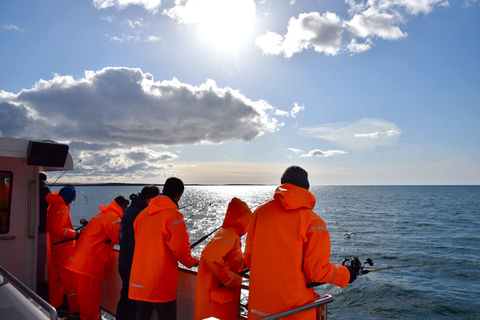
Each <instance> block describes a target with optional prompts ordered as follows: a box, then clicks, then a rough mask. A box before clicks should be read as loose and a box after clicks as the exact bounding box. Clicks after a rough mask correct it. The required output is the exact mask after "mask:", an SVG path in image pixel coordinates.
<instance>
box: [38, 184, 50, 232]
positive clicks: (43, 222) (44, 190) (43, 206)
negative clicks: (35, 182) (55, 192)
mask: <svg viewBox="0 0 480 320" xmlns="http://www.w3.org/2000/svg"><path fill="white" fill-rule="evenodd" d="M39 191H40V192H39V198H40V221H39V224H38V233H47V211H48V203H47V200H45V196H46V195H47V194H49V193H50V188H49V187H47V184H46V183H45V181H40V190H39Z"/></svg>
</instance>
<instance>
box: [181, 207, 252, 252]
mask: <svg viewBox="0 0 480 320" xmlns="http://www.w3.org/2000/svg"><path fill="white" fill-rule="evenodd" d="M259 205H260V204H257V205H256V206H254V207H252V209H255V208H256V207H258V206H259ZM252 209H250V211H252ZM187 220H188V219H187ZM221 227H222V226H220V227H218V228H216V229H215V230H213V231H212V232H210V233H209V234H207V235H204V236H203V237H201V238H200V239H198V240H197V241H195V242H194V243H193V244H192V245H191V246H190V250H192V249H193V248H195V247H196V246H197V245H199V244H200V243H202V242H203V241H204V240H205V239H207V238H208V237H209V236H210V235H212V234H213V233H215V232H217V231H218V230H220V228H221Z"/></svg>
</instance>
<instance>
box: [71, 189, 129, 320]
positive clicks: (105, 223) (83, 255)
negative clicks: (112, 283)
mask: <svg viewBox="0 0 480 320" xmlns="http://www.w3.org/2000/svg"><path fill="white" fill-rule="evenodd" d="M129 203H130V201H128V200H127V199H126V198H125V197H124V196H118V197H116V198H115V200H113V201H112V202H111V203H110V204H109V205H108V206H100V208H99V209H100V213H98V214H97V215H95V216H94V217H93V218H92V219H90V221H89V222H88V224H87V226H86V227H85V229H84V230H83V232H82V235H81V237H80V238H79V239H78V240H77V244H76V245H75V252H74V253H73V254H72V255H71V256H70V258H69V261H68V263H67V266H66V268H67V269H69V270H71V271H73V272H75V273H76V274H77V279H78V280H77V281H78V287H77V288H78V289H77V290H78V307H79V310H80V318H81V319H82V320H87V319H88V320H97V319H100V305H101V304H102V291H103V280H104V279H105V267H106V264H107V261H108V258H109V256H110V253H111V252H112V250H113V246H114V244H118V242H119V241H118V233H119V231H120V221H121V219H122V216H123V212H124V211H125V209H126V208H127V207H128V204H129Z"/></svg>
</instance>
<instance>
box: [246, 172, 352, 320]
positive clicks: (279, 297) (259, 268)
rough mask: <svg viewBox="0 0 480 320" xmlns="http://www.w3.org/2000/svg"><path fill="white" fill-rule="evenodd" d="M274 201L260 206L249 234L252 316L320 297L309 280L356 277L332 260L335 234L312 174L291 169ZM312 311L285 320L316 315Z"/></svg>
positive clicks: (345, 281) (335, 281) (341, 281)
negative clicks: (322, 212) (319, 210)
mask: <svg viewBox="0 0 480 320" xmlns="http://www.w3.org/2000/svg"><path fill="white" fill-rule="evenodd" d="M281 183H282V185H281V186H279V187H278V188H277V189H276V191H275V195H274V197H273V200H271V201H269V202H267V203H265V204H263V205H262V206H260V207H258V209H257V210H255V212H254V214H253V217H252V220H251V222H250V227H249V230H248V234H247V242H246V247H245V254H244V258H245V262H246V264H247V266H248V267H249V268H250V290H249V291H250V294H249V301H248V319H258V318H262V317H265V316H268V315H270V314H275V313H279V312H283V311H287V310H290V309H293V308H296V307H300V306H302V305H305V304H307V303H310V302H313V301H315V300H316V299H317V296H316V294H315V291H314V290H313V288H307V287H306V284H307V283H309V282H312V281H314V282H322V283H331V284H333V285H336V286H340V287H342V288H343V287H345V286H346V285H347V284H348V283H349V282H353V281H354V280H355V279H356V274H355V271H354V270H353V269H351V268H350V267H344V266H340V265H334V264H331V263H330V262H329V260H330V236H329V234H328V231H327V227H326V224H325V222H324V221H323V220H322V219H321V218H320V217H319V216H318V215H317V214H316V213H315V212H313V208H314V207H315V202H316V200H315V197H314V196H313V194H311V193H310V192H309V191H308V189H309V187H310V184H309V182H308V174H307V172H306V171H305V170H304V169H302V168H300V167H297V166H292V167H289V168H288V169H287V170H286V171H285V173H284V174H283V176H282V178H281ZM315 317H316V310H314V309H312V310H309V311H305V312H302V313H299V314H296V315H294V316H291V317H287V318H285V319H315Z"/></svg>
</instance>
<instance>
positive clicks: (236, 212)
mask: <svg viewBox="0 0 480 320" xmlns="http://www.w3.org/2000/svg"><path fill="white" fill-rule="evenodd" d="M251 217H252V212H251V211H250V209H249V208H248V206H247V204H246V203H245V202H243V201H241V200H240V199H238V198H233V199H232V201H231V202H230V204H229V205H228V209H227V213H226V215H225V219H224V221H223V225H222V227H221V228H220V230H219V231H218V232H217V233H216V234H215V236H214V237H213V239H212V240H211V241H210V243H208V244H207V246H206V247H205V248H204V249H203V251H202V256H201V258H200V264H199V266H198V273H197V282H196V286H195V314H194V320H200V319H206V318H209V317H216V318H218V319H222V320H230V319H231V320H236V319H238V312H239V308H240V286H241V284H242V277H241V276H239V275H238V274H237V273H238V272H240V271H242V270H243V269H244V268H245V264H244V263H243V257H242V244H241V242H240V237H241V236H242V235H244V234H245V233H246V232H247V229H248V224H249V222H250V219H251ZM220 284H222V285H223V287H221V288H220V287H219V285H220Z"/></svg>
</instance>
